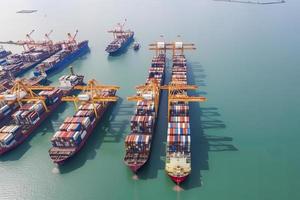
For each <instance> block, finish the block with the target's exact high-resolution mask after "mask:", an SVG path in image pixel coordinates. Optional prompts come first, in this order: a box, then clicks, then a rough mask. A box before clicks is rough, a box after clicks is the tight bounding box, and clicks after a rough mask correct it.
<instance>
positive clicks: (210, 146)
mask: <svg viewBox="0 0 300 200" xmlns="http://www.w3.org/2000/svg"><path fill="white" fill-rule="evenodd" d="M188 66H189V67H188V80H189V81H188V82H189V84H191V85H197V86H200V88H199V89H198V90H194V91H192V90H191V91H189V95H193V96H205V97H207V98H208V101H209V97H208V95H207V92H205V91H203V88H202V86H206V85H207V84H206V82H205V78H206V75H205V74H204V69H203V67H202V66H201V64H199V63H189V64H188ZM205 104H206V102H203V103H200V104H199V103H190V104H189V105H190V123H191V137H192V139H191V152H192V154H191V156H192V172H191V174H190V175H189V177H188V178H187V180H186V181H185V182H183V184H182V185H181V187H182V189H183V190H188V189H192V188H196V187H201V186H202V185H203V184H204V180H203V179H202V175H201V171H203V170H209V163H208V161H209V154H208V152H209V151H211V152H216V151H237V148H235V147H234V146H233V145H232V144H228V142H232V141H233V138H231V137H223V136H211V135H206V134H205V130H207V129H214V130H218V129H224V128H226V125H225V124H224V122H223V121H222V120H220V119H219V118H220V117H221V115H220V113H219V112H218V108H217V107H208V106H206V105H205ZM216 132H217V131H216Z"/></svg>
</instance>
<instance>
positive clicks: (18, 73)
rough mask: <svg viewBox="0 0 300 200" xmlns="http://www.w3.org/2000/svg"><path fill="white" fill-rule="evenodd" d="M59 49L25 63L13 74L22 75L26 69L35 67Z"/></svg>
mask: <svg viewBox="0 0 300 200" xmlns="http://www.w3.org/2000/svg"><path fill="white" fill-rule="evenodd" d="M58 51H59V50H57V51H55V52H53V53H50V54H49V55H47V56H45V57H43V58H41V59H40V60H38V61H36V62H33V63H25V66H24V67H22V69H21V70H20V71H17V72H15V73H14V76H22V75H23V74H24V73H26V72H27V71H28V70H30V69H32V68H34V67H36V66H37V65H38V64H40V63H41V62H43V61H44V60H46V59H47V58H50V57H51V56H53V55H54V54H56V53H57V52H58Z"/></svg>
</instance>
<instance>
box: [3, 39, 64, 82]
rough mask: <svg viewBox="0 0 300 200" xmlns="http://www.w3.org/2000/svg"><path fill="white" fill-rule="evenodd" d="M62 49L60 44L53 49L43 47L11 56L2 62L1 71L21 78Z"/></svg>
mask: <svg viewBox="0 0 300 200" xmlns="http://www.w3.org/2000/svg"><path fill="white" fill-rule="evenodd" d="M61 48H62V47H61V45H60V44H55V45H53V46H51V48H49V47H47V46H41V47H36V48H33V49H30V50H27V51H23V52H22V53H21V54H11V55H9V56H7V57H6V58H5V59H4V60H2V62H1V70H2V71H4V72H6V73H11V74H12V75H13V76H21V75H22V74H24V73H25V72H27V71H28V70H30V69H32V68H33V67H35V66H37V65H38V64H40V63H41V62H42V61H43V60H45V59H47V58H49V57H50V56H52V55H54V54H55V53H57V52H58V51H60V50H61Z"/></svg>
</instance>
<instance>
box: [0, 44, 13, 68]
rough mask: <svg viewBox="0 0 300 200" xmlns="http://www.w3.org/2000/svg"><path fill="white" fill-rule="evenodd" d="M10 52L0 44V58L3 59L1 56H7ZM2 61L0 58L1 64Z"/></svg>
mask: <svg viewBox="0 0 300 200" xmlns="http://www.w3.org/2000/svg"><path fill="white" fill-rule="evenodd" d="M10 54H11V51H6V50H5V49H3V47H2V46H0V59H3V58H5V57H7V56H8V55H10ZM2 62H3V61H2V60H0V65H1V63H2Z"/></svg>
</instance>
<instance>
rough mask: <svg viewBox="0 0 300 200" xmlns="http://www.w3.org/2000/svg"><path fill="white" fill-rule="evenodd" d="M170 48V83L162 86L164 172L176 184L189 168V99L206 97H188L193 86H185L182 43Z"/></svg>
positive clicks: (201, 99)
mask: <svg viewBox="0 0 300 200" xmlns="http://www.w3.org/2000/svg"><path fill="white" fill-rule="evenodd" d="M178 43H179V44H178ZM173 47H174V50H173V66H172V75H171V82H170V84H169V85H168V86H167V87H166V88H164V89H168V92H169V95H168V132H167V133H168V134H167V145H166V163H165V171H166V173H167V174H168V175H169V177H170V178H171V179H172V180H173V181H174V182H175V183H176V184H180V183H181V182H183V181H184V180H185V179H186V178H187V177H188V175H189V174H190V173H191V170H192V168H191V129H190V117H189V102H203V101H206V98H205V97H194V96H188V94H187V90H190V89H193V90H194V89H197V86H193V85H187V84H188V82H187V81H188V80H187V61H186V58H185V56H184V54H183V49H184V45H183V44H182V43H180V42H176V43H175V45H174V46H173ZM191 49H193V48H191ZM175 50H180V51H181V53H180V54H174V53H175Z"/></svg>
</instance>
